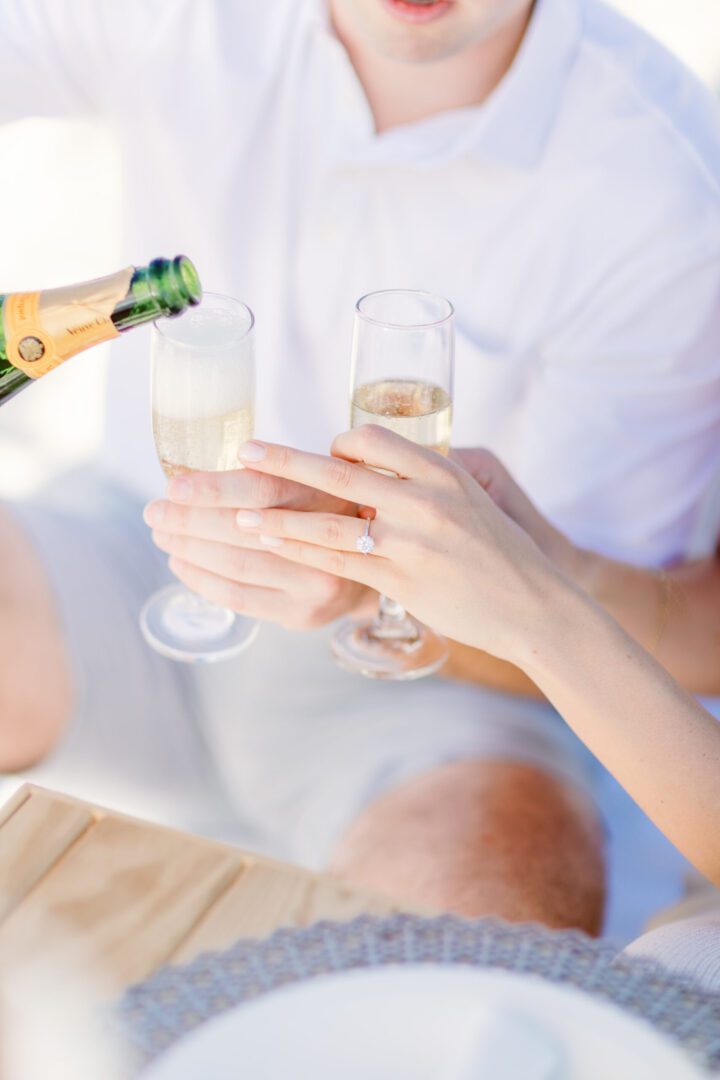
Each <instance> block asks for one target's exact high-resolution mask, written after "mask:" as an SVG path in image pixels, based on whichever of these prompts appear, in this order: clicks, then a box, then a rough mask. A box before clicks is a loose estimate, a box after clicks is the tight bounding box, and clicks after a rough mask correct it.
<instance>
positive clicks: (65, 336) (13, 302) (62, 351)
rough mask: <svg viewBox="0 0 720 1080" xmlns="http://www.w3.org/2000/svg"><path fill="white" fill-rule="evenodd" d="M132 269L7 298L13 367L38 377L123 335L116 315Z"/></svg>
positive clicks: (5, 311) (5, 308) (5, 320)
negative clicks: (116, 321) (114, 321)
mask: <svg viewBox="0 0 720 1080" xmlns="http://www.w3.org/2000/svg"><path fill="white" fill-rule="evenodd" d="M133 272H134V271H133V267H131V266H130V267H128V268H127V270H121V271H120V273H118V274H111V275H110V276H109V277H105V278H99V279H98V280H97V281H88V282H86V283H85V284H84V285H71V286H68V287H67V288H63V289H51V290H49V291H48V292H35V293H10V294H9V295H8V296H6V297H5V301H4V303H3V308H2V318H3V324H4V328H5V342H6V348H7V356H8V360H9V361H10V363H11V364H12V365H13V367H16V368H19V369H20V371H22V372H24V373H25V374H26V375H29V376H30V378H31V379H39V378H40V377H41V376H42V375H47V373H48V372H49V371H52V369H53V368H56V367H57V366H58V365H59V364H62V363H63V361H64V360H67V359H69V357H71V356H75V354H76V353H79V352H82V351H83V350H84V349H89V348H90V347H91V346H92V345H99V344H100V343H101V342H103V341H109V340H110V339H111V338H114V337H118V335H119V330H118V329H117V327H116V326H115V324H114V323H113V321H112V318H111V316H112V313H113V311H114V310H115V308H116V306H117V305H118V303H119V302H120V301H121V300H122V299H123V298H124V297H125V296H126V295H127V291H128V289H129V287H130V281H131V279H132V276H133Z"/></svg>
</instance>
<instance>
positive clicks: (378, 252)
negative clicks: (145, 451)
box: [0, 0, 720, 930]
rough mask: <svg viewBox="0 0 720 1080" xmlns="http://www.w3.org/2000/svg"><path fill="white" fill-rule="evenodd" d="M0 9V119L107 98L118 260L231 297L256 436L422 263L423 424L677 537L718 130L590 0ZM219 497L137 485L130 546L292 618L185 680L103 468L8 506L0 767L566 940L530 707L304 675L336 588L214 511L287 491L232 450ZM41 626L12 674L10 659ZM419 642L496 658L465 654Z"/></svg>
mask: <svg viewBox="0 0 720 1080" xmlns="http://www.w3.org/2000/svg"><path fill="white" fill-rule="evenodd" d="M0 30H1V31H2V34H3V40H4V42H5V45H6V53H7V55H8V57H9V58H10V59H9V62H8V63H7V64H6V66H5V67H4V69H3V72H2V75H1V76H0V78H2V80H3V87H2V88H3V95H2V99H1V100H3V101H4V102H10V104H11V108H12V114H13V115H17V114H18V113H19V112H25V113H32V112H52V113H62V114H66V113H69V112H77V111H79V110H82V109H87V108H88V107H90V108H93V109H95V110H96V111H100V112H101V113H102V115H103V116H105V117H107V118H108V119H109V120H110V121H112V122H113V123H114V125H115V127H116V130H117V131H118V134H119V138H120V141H121V145H122V148H123V153H124V161H125V176H126V186H127V192H126V202H127V209H128V211H129V213H128V220H129V222H130V225H131V226H134V231H135V232H136V233H137V234H138V236H137V240H136V241H135V243H134V245H131V239H132V236H131V232H128V239H127V253H128V255H130V254H131V256H132V258H134V259H135V260H136V261H140V260H141V259H143V258H144V257H145V256H151V255H152V254H155V253H157V252H160V251H164V250H170V249H171V248H172V249H175V248H183V249H185V250H186V251H187V252H188V253H189V254H191V255H192V256H193V257H194V258H195V260H196V261H197V263H198V265H199V267H200V269H201V272H202V275H203V278H204V280H205V283H206V285H207V286H208V287H211V288H216V289H221V290H223V291H226V292H230V293H233V294H235V295H238V296H241V297H242V298H243V299H245V300H247V301H248V303H249V304H250V305H251V307H252V308H253V309H254V310H255V313H256V315H257V326H258V354H259V357H260V379H259V383H260V401H259V410H258V419H257V431H258V434H259V435H262V436H263V437H265V438H267V439H279V440H282V441H284V442H289V443H294V444H297V445H302V446H304V447H309V448H317V449H323V450H326V449H327V447H328V445H329V442H330V439H331V437H332V435H334V434H335V433H336V431H337V430H338V429H341V428H343V427H344V426H345V425H346V416H347V400H346V395H347V356H348V351H349V329H350V323H351V319H352V309H353V303H354V301H355V299H356V298H357V297H358V296H360V295H362V294H363V293H365V292H368V291H370V290H372V289H379V288H383V287H418V288H424V289H428V290H433V291H436V292H439V293H442V294H443V295H447V296H449V297H450V298H451V299H452V300H453V302H454V304H455V306H456V310H457V314H458V319H457V326H458V355H457V382H456V394H455V438H454V441H455V443H456V445H467V444H478V443H481V442H482V443H484V444H486V445H489V446H490V447H491V448H492V449H494V450H495V451H496V453H498V454H499V456H501V457H502V458H503V459H504V460H505V461H506V462H507V464H508V465H509V466H510V468H511V469H512V471H513V472H514V473H515V475H516V476H517V478H518V479H519V480H520V482H521V483H522V484H523V485H524V486H525V487H526V489H527V490H528V491H529V493H530V494H531V495H532V496H533V497H534V499H535V501H536V502H537V503H538V504H539V505H540V507H541V508H542V509H543V510H545V511H546V512H547V513H548V514H550V515H551V517H552V518H553V519H554V521H555V522H556V523H557V524H558V525H560V526H562V527H563V528H564V529H565V530H566V531H568V532H569V533H570V534H571V535H572V536H573V538H574V539H575V540H576V541H579V542H581V543H584V544H586V545H590V546H593V547H596V548H598V549H601V550H604V551H606V552H608V553H610V554H613V555H616V556H622V557H624V558H626V559H629V560H636V561H642V562H646V563H650V564H652V563H659V562H662V561H665V560H667V559H671V558H675V557H678V556H681V555H682V553H683V550H684V548H685V546H686V544H687V541H688V537H689V533H690V530H691V528H692V523H693V520H694V517H695V515H696V512H697V508H698V505H699V502H700V500H701V496H702V492H703V489H704V485H705V483H706V479H707V477H708V475H709V474H710V472H711V470H712V469H713V468H714V467H715V466H716V464H717V457H718V448H717V446H716V438H715V431H716V430H717V423H718V419H719V416H720V361H719V360H718V356H717V346H716V342H717V340H718V337H717V332H718V322H719V321H720V260H719V259H718V254H719V252H720V199H719V197H718V187H717V166H718V161H719V160H720V155H719V148H720V136H719V135H718V127H717V117H716V114H715V110H714V105H713V103H712V102H711V100H710V99H709V97H708V96H707V95H706V94H705V93H704V91H702V90H701V89H700V88H699V87H698V86H696V85H695V83H694V82H693V80H692V79H691V78H690V77H689V76H688V75H687V74H686V73H685V72H684V71H682V69H680V68H679V66H678V65H677V64H676V63H675V62H674V61H673V60H671V59H670V58H669V57H668V56H667V55H666V54H664V53H663V52H662V50H660V49H659V47H657V46H656V45H654V44H653V43H652V42H650V41H648V40H647V39H646V38H645V37H644V36H643V35H642V34H641V33H640V32H639V31H637V30H636V29H634V28H633V27H632V26H630V25H628V24H627V23H625V22H624V21H623V20H621V19H620V18H618V17H617V16H615V15H614V14H612V13H611V12H610V11H609V10H607V9H606V8H604V7H602V6H601V5H599V4H596V3H594V2H593V0H587V2H585V0H539V2H538V3H536V4H535V5H534V7H533V5H531V3H530V2H529V0H453V2H444V0H437V2H435V3H422V4H420V3H415V2H411V0H332V2H331V3H330V4H325V3H322V2H319V0H318V2H313V0H307V2H305V3H298V2H297V0H292V2H291V0H274V2H273V4H272V5H257V4H254V3H251V2H250V0H240V2H237V3H230V2H225V3H223V2H221V0H215V2H203V3H202V4H201V3H199V2H195V3H178V2H176V0H164V2H163V3H159V4H156V5H153V6H152V8H150V7H148V5H147V4H144V3H142V2H141V0H130V2H128V3H126V4H124V5H123V7H122V11H121V12H120V11H118V9H117V8H116V7H114V6H112V5H111V4H109V3H105V4H103V3H97V2H95V3H93V4H92V5H85V4H81V3H79V0H78V2H71V0H64V2H63V3H60V4H57V3H53V4H52V5H51V4H50V3H49V0H45V2H42V0H35V3H31V4H28V3H27V2H26V3H24V4H23V5H22V6H21V5H20V4H19V3H14V4H9V5H6V7H5V9H4V14H3V15H2V19H1V20H0ZM40 72H42V77H40V75H39V73H40ZM115 376H116V383H115V385H114V386H112V387H111V392H110V398H111V408H110V411H109V416H108V430H109V435H108V438H109V442H110V445H114V446H115V447H118V446H122V448H123V455H124V456H125V451H126V449H127V448H128V445H129V443H130V442H131V441H132V440H134V439H135V438H136V433H138V432H140V431H142V430H144V429H145V427H146V424H147V421H146V418H145V407H146V403H145V402H144V401H141V400H140V398H141V395H139V394H138V393H137V381H136V380H133V378H132V368H131V365H129V364H128V363H127V362H125V363H124V364H123V365H118V366H117V367H116V369H115ZM129 382H130V383H131V384H132V393H131V394H128V392H127V387H128V383H129ZM119 431H120V432H121V436H120V438H119V437H118V432H119ZM217 492H218V495H217V497H216V498H215V500H214V502H215V503H216V504H217V503H222V504H224V506H223V507H221V508H220V509H216V508H215V506H211V507H210V508H201V507H198V506H197V502H198V499H197V497H196V496H193V492H192V488H191V489H190V494H189V497H188V496H187V493H185V494H183V493H182V492H181V491H177V490H176V491H175V493H174V501H173V503H172V504H168V503H162V504H160V506H155V507H154V510H151V511H149V516H150V520H151V522H152V525H153V527H154V529H155V533H156V540H157V541H158V546H160V547H161V548H162V549H163V550H165V551H167V552H169V553H170V554H171V555H172V556H173V560H174V561H173V563H172V566H173V568H174V569H175V570H176V572H177V573H178V575H179V576H180V577H182V578H183V580H186V581H188V583H190V584H191V585H192V586H193V587H197V588H198V589H200V590H201V591H202V592H204V593H206V594H207V595H209V596H210V597H211V598H213V599H223V600H225V601H227V602H229V603H231V604H232V605H233V606H234V607H236V608H238V609H241V610H243V611H246V612H247V613H249V614H251V615H254V616H257V617H260V618H270V619H271V620H272V621H273V622H281V623H282V624H283V626H289V627H291V628H293V629H292V630H284V629H281V628H279V627H275V626H273V625H272V624H270V625H267V626H265V627H263V631H262V633H261V635H260V637H259V639H258V641H257V643H256V645H255V646H254V647H253V649H252V650H250V651H249V652H247V653H246V654H245V655H244V656H243V657H241V658H240V660H238V661H237V662H236V663H233V664H228V665H225V666H219V667H218V668H217V669H213V670H210V671H202V672H198V673H195V672H190V671H188V670H187V669H183V668H181V667H179V666H177V665H175V666H172V665H169V664H168V663H167V662H164V661H160V660H159V659H158V658H156V657H154V656H152V655H151V654H149V651H148V650H146V649H145V648H144V646H143V645H142V643H141V641H140V639H139V636H138V635H137V632H136V630H135V618H136V613H137V609H138V607H139V606H140V603H141V602H142V599H143V598H144V596H145V595H147V593H149V591H150V590H151V589H152V588H153V587H154V586H155V584H156V583H157V582H156V578H157V575H158V571H157V564H156V563H153V562H152V561H151V559H150V557H149V555H148V552H147V548H146V546H144V545H143V540H142V538H141V537H140V535H139V533H138V526H137V524H136V520H135V519H134V518H133V517H132V515H131V514H130V513H129V512H128V508H127V504H126V503H125V502H124V501H123V498H122V497H121V496H120V495H119V494H117V493H116V494H112V495H109V496H106V502H105V503H103V504H102V505H101V507H100V509H94V511H93V514H92V515H90V517H91V518H92V520H84V519H83V516H82V514H79V513H75V514H70V513H69V512H67V511H57V510H53V509H45V508H43V507H37V506H36V507H28V508H26V509H24V510H21V511H19V512H18V515H17V518H16V519H15V520H12V519H10V518H8V520H7V522H6V525H5V528H6V530H7V534H8V535H7V537H6V543H7V546H8V550H11V551H15V553H16V556H17V557H16V559H15V560H5V559H4V560H3V572H4V574H5V577H6V578H7V581H4V582H3V587H4V588H5V591H6V594H7V596H8V600H7V603H6V611H7V613H8V617H7V619H6V621H5V631H4V633H5V635H6V639H5V653H6V655H7V654H8V652H9V651H10V648H11V647H12V652H13V655H14V656H15V662H14V664H13V667H12V669H8V670H7V671H6V672H4V674H3V678H5V680H6V687H5V689H4V695H5V700H6V702H7V707H6V708H4V709H3V711H2V716H3V719H2V721H0V726H1V727H2V729H3V730H2V735H0V739H2V745H4V747H5V750H6V754H7V756H6V758H5V761H4V762H3V761H2V760H1V759H0V765H4V766H5V767H6V768H11V767H12V768H23V767H26V766H29V765H31V764H33V763H35V762H39V761H44V765H42V766H41V767H40V770H39V775H40V776H41V777H45V778H47V782H48V783H51V782H55V783H57V784H59V783H63V784H64V785H65V786H68V785H69V784H72V785H73V786H74V787H75V788H76V789H79V790H80V789H81V790H83V791H84V792H86V793H90V794H93V793H95V792H96V793H97V794H96V795H95V797H98V798H104V801H107V800H108V797H109V794H108V792H110V793H111V794H112V796H113V797H114V798H116V799H117V800H118V801H121V802H123V803H124V804H126V805H127V804H128V803H130V804H132V805H133V807H134V808H135V809H136V810H138V811H139V812H145V813H153V814H154V815H155V816H159V817H166V818H172V819H174V820H179V821H181V822H183V823H185V824H188V825H189V826H191V827H193V828H198V829H204V830H205V831H210V832H213V833H215V834H218V835H219V834H224V835H232V836H234V837H236V838H238V839H240V840H242V841H243V842H245V843H249V844H254V845H256V846H258V847H262V848H265V849H268V850H271V851H273V852H275V853H276V854H278V855H281V856H282V855H284V856H288V857H291V858H295V859H299V860H302V861H304V862H307V863H310V864H314V865H322V864H324V863H326V862H328V861H332V862H333V865H335V866H336V867H337V868H338V869H339V870H340V871H341V872H343V873H345V874H346V875H347V876H349V877H351V878H352V879H353V880H356V881H359V882H361V883H363V884H371V885H374V886H375V887H379V888H384V889H385V891H387V892H391V893H395V894H397V895H399V896H403V897H405V898H407V899H409V900H414V901H416V902H418V903H422V904H425V905H427V906H436V907H448V908H453V909H455V910H458V911H461V912H464V913H466V914H473V915H474V914H480V913H486V912H496V913H499V914H503V915H505V916H507V917H510V918H530V919H539V920H542V921H545V922H547V923H549V924H550V925H578V926H582V927H584V928H586V929H588V930H596V929H597V928H598V926H599V921H600V916H601V906H602V888H603V885H602V858H601V850H600V847H601V845H600V841H599V838H598V826H597V819H596V815H595V811H594V809H593V806H592V802H591V800H590V798H589V797H588V794H587V790H586V789H587V780H586V778H585V775H584V773H583V762H582V760H581V758H580V756H579V750H578V747H577V746H576V744H575V743H574V742H573V741H572V739H571V738H570V736H569V734H568V733H567V732H566V731H565V730H564V729H563V727H562V726H561V724H560V723H559V721H558V720H557V718H556V717H555V716H554V715H553V714H552V713H551V712H550V710H548V709H547V708H546V707H545V706H544V705H542V704H541V703H539V702H533V701H527V700H521V699H519V698H516V697H511V696H505V695H502V694H500V693H495V692H491V691H488V690H480V689H478V688H477V687H474V686H471V685H468V684H467V683H461V682H459V681H451V680H449V679H448V680H444V681H443V680H426V681H424V682H422V683H417V684H406V685H400V686H393V685H389V686H388V685H379V684H370V683H364V682H362V681H361V680H359V679H353V678H351V677H350V676H347V675H345V674H343V673H342V672H337V671H335V669H334V668H333V666H332V662H331V660H330V659H329V657H328V656H327V651H326V642H327V636H328V635H327V633H326V632H324V631H323V630H322V629H321V628H322V627H323V626H324V625H326V624H328V623H330V622H331V621H332V620H333V619H334V618H336V617H337V616H339V615H341V614H344V613H345V612H347V611H348V610H352V609H353V608H354V607H356V606H357V605H359V604H361V603H364V602H365V601H366V597H364V596H362V595H361V594H360V593H359V592H358V591H357V590H356V589H354V588H350V587H348V586H346V585H344V584H343V583H341V582H339V581H338V580H336V579H333V578H332V577H329V576H327V575H322V574H318V573H314V572H310V571H309V570H307V569H305V568H302V567H299V568H296V569H295V570H294V571H293V572H292V573H291V572H290V571H289V569H288V567H287V564H282V565H281V564H280V560H276V559H274V557H273V555H272V553H270V552H267V551H262V552H261V551H258V550H257V548H258V547H259V544H258V543H257V539H256V538H255V540H253V539H252V538H250V539H249V540H246V541H245V540H243V537H242V535H241V534H240V531H239V530H237V529H235V528H234V526H233V524H232V522H233V516H234V512H235V508H237V507H247V508H252V507H253V506H254V505H258V504H268V503H282V502H288V501H290V502H292V503H293V504H294V505H301V506H302V505H305V506H308V505H317V504H318V497H316V496H314V495H312V493H307V492H298V491H297V490H296V489H292V488H285V487H278V486H273V487H267V485H266V484H265V485H264V486H263V485H262V484H261V483H260V481H259V480H258V479H257V477H255V476H254V475H253V474H252V473H250V472H248V473H230V474H228V475H227V477H225V478H220V480H219V483H218V488H217ZM183 499H184V500H185V504H184V505H183ZM208 509H209V511H210V512H209V513H208ZM345 509H346V510H347V511H348V512H352V508H351V507H346V508H345ZM160 514H162V515H163V516H162V517H160V516H158V515H160ZM28 536H29V538H30V539H31V542H32V546H33V550H34V551H36V552H38V553H39V555H40V562H41V563H42V565H44V566H45V567H46V568H47V573H48V579H47V580H48V581H49V582H50V583H51V585H52V588H51V589H48V587H47V583H46V579H45V577H44V576H43V575H42V571H41V568H40V563H39V562H38V560H37V558H36V557H35V556H34V555H32V554H31V553H30V549H29V547H28V544H27V540H26V537H28ZM18 567H24V575H23V574H22V573H21V572H20V570H19V569H18ZM26 589H30V590H31V592H30V596H31V599H32V612H33V622H32V627H30V625H28V623H27V621H24V620H26V616H25V615H24V610H25V609H24V604H25V603H26V600H25V596H26ZM278 593H280V594H281V599H282V605H281V607H282V613H281V615H280V616H279V615H278ZM271 604H272V609H271ZM59 626H62V627H63V629H64V631H65V634H64V636H63V635H62V634H61V633H59V632H58V627H59ZM31 628H32V634H30V629H31ZM298 629H300V630H303V631H304V632H303V633H297V630H298ZM64 641H67V642H69V643H70V644H69V656H68V655H66V654H65V649H66V645H65V644H64ZM38 642H40V643H41V645H42V649H43V655H44V656H47V657H48V662H49V663H48V667H49V671H50V674H51V676H52V678H49V679H48V681H47V684H46V685H45V686H44V687H38V686H37V685H32V680H28V679H27V678H20V677H19V675H21V674H26V672H27V670H28V667H29V666H30V665H31V664H32V663H33V662H34V658H35V657H36V656H37V648H38ZM451 670H455V671H459V672H461V673H462V674H463V675H464V676H465V677H466V678H472V679H473V680H475V681H478V682H482V681H485V682H488V683H490V685H494V686H500V687H503V686H509V687H512V686H514V685H515V683H514V682H513V677H512V676H511V675H508V674H507V673H506V672H503V671H497V670H496V669H495V668H494V667H493V666H492V665H490V664H489V663H488V662H487V661H486V660H485V658H483V657H482V655H481V654H468V653H467V651H466V652H464V653H461V652H460V651H459V650H457V651H456V654H455V657H454V669H452V668H451ZM28 683H30V685H28ZM0 752H1V751H0Z"/></svg>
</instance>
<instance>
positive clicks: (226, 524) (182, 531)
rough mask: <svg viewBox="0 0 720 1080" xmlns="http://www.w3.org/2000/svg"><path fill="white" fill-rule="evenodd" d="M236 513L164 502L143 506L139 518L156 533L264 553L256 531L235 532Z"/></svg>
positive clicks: (237, 530)
mask: <svg viewBox="0 0 720 1080" xmlns="http://www.w3.org/2000/svg"><path fill="white" fill-rule="evenodd" d="M236 514H237V510H230V509H227V510H225V509H221V510H212V509H210V508H207V507H196V506H182V505H180V504H179V503H172V502H170V501H169V500H167V499H165V500H157V501H155V502H152V503H150V504H149V505H148V506H146V507H145V512H144V514H143V517H144V519H145V523H146V524H147V525H149V526H150V527H151V528H152V529H155V530H157V531H158V532H163V533H171V534H174V535H178V536H194V537H195V538H196V539H198V540H214V541H215V542H216V543H219V544H233V545H235V546H236V547H246V548H252V549H254V550H255V551H262V550H264V549H263V547H262V545H261V544H260V541H259V539H258V534H257V531H252V530H250V529H238V527H237V521H236Z"/></svg>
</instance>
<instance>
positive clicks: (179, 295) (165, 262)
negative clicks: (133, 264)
mask: <svg viewBox="0 0 720 1080" xmlns="http://www.w3.org/2000/svg"><path fill="white" fill-rule="evenodd" d="M201 298H202V289H201V286H200V279H199V277H198V274H197V270H196V269H195V267H194V266H193V264H192V263H191V262H190V260H189V259H188V258H186V257H185V256H184V255H178V256H177V257H176V258H174V259H153V261H152V262H151V263H150V265H149V266H140V267H138V268H137V269H136V270H135V272H134V274H133V276H132V279H131V281H130V288H129V289H128V291H127V294H126V296H125V297H124V298H123V299H122V300H121V301H120V303H119V304H117V305H116V307H115V310H114V311H113V313H112V321H113V322H114V323H115V326H116V327H117V329H118V330H119V331H120V332H121V333H123V332H124V331H125V330H130V329H132V327H133V326H140V325H142V324H143V323H147V322H154V320H155V319H159V318H161V317H166V318H168V317H172V316H173V315H181V314H182V312H183V311H185V310H186V309H187V308H188V307H191V306H193V305H195V304H199V303H200V300H201Z"/></svg>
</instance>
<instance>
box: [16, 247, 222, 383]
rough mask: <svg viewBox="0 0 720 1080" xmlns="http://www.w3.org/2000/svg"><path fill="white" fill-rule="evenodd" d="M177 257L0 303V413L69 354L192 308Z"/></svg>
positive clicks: (189, 285)
mask: <svg viewBox="0 0 720 1080" xmlns="http://www.w3.org/2000/svg"><path fill="white" fill-rule="evenodd" d="M201 297H202V289H201V286H200V279H199V278H198V275H197V271H196V269H195V267H194V266H193V264H192V263H191V262H190V260H189V259H188V258H186V257H185V256H184V255H178V256H176V258H174V259H153V261H152V262H151V263H150V265H149V266H139V267H135V266H129V267H127V269H125V270H121V271H119V273H117V274H111V275H110V276H109V277H104V278H97V279H96V280H95V281H86V282H83V283H82V284H79V285H68V286H66V287H64V288H61V289H49V290H47V291H45V292H34V293H8V294H7V295H6V296H0V405H2V404H4V402H6V401H7V400H8V399H9V398H11V397H12V396H13V395H14V394H17V393H19V392H20V391H21V390H24V389H25V387H26V386H29V384H30V383H31V382H32V381H33V380H34V379H39V378H41V377H42V376H43V375H47V373H48V372H49V371H52V370H53V368H56V367H57V366H58V365H59V364H62V363H63V362H64V361H65V360H67V359H69V358H70V357H71V356H75V354H76V353H79V352H83V351H84V350H85V349H89V348H91V347H92V346H93V345H99V344H100V343H101V342H103V341H109V340H110V339H111V338H114V337H118V335H119V334H122V333H124V332H125V331H126V330H131V329H132V327H133V326H141V325H142V324H143V323H147V322H153V321H154V320H155V319H157V318H159V317H160V316H173V315H181V314H182V313H183V312H184V311H186V310H187V308H188V307H190V306H191V305H194V304H199V303H200V299H201Z"/></svg>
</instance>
